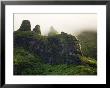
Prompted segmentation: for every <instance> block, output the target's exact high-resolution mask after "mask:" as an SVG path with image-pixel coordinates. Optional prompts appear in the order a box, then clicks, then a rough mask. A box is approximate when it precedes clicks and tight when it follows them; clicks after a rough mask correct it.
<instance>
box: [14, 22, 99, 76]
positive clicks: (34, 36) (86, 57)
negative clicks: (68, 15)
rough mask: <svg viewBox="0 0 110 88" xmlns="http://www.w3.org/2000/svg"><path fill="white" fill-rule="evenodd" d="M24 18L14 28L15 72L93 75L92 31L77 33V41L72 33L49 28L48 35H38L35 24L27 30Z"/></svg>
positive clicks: (94, 66) (94, 70)
mask: <svg viewBox="0 0 110 88" xmlns="http://www.w3.org/2000/svg"><path fill="white" fill-rule="evenodd" d="M25 21H26V22H24V21H23V23H22V24H21V27H20V29H19V30H17V31H14V74H15V75H96V74H97V61H96V56H97V55H96V50H97V46H96V44H97V43H96V38H97V37H96V34H94V35H93V33H92V32H89V33H88V32H86V34H85V32H83V33H81V34H80V35H78V36H77V37H78V39H79V41H78V40H77V39H76V37H75V36H73V35H70V34H67V33H64V32H61V34H58V33H57V31H56V30H55V29H54V28H53V27H51V30H50V32H49V33H50V34H49V36H42V35H41V31H40V26H39V25H36V26H35V28H34V29H33V30H32V31H30V22H29V21H27V20H25ZM25 23H27V24H28V26H27V27H29V29H28V30H27V29H26V28H27V27H26V25H27V24H25ZM23 25H25V26H24V27H23ZM24 30H25V31H24ZM86 36H87V37H86ZM79 42H80V44H81V46H80V44H79ZM86 46H87V47H86ZM81 49H82V51H81ZM94 58H95V59H94Z"/></svg>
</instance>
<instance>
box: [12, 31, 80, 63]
mask: <svg viewBox="0 0 110 88" xmlns="http://www.w3.org/2000/svg"><path fill="white" fill-rule="evenodd" d="M14 47H15V48H16V47H23V48H24V49H27V50H28V51H30V52H32V53H34V54H37V55H39V56H40V57H41V59H42V61H43V62H44V63H47V64H80V63H81V61H80V58H79V56H80V55H81V51H80V47H79V43H78V40H77V39H76V38H75V37H74V36H72V35H68V34H66V33H64V32H62V33H61V34H57V35H54V36H41V35H37V34H36V33H35V32H33V31H30V32H28V31H27V32H26V31H25V32H24V31H16V32H14Z"/></svg>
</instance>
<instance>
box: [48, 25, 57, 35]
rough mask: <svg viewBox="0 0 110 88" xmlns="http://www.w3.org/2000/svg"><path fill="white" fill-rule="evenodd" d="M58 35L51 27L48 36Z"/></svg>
mask: <svg viewBox="0 0 110 88" xmlns="http://www.w3.org/2000/svg"><path fill="white" fill-rule="evenodd" d="M56 34H58V32H57V31H56V30H55V29H54V27H53V26H51V27H50V31H49V33H48V36H53V35H56Z"/></svg>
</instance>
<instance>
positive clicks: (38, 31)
mask: <svg viewBox="0 0 110 88" xmlns="http://www.w3.org/2000/svg"><path fill="white" fill-rule="evenodd" d="M33 31H34V32H36V33H37V34H41V31H40V25H36V26H35V28H34V29H33Z"/></svg>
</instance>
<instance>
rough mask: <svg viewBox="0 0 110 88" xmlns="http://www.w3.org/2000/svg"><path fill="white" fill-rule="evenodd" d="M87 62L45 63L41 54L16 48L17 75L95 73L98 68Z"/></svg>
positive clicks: (15, 63) (15, 72)
mask: <svg viewBox="0 0 110 88" xmlns="http://www.w3.org/2000/svg"><path fill="white" fill-rule="evenodd" d="M84 59H85V58H83V60H84ZM86 59H87V58H86ZM85 63H86V65H67V64H60V65H50V64H44V63H43V62H42V61H41V58H40V57H39V56H34V55H33V54H31V53H29V52H27V51H26V50H24V49H23V48H20V47H19V48H15V49H14V65H15V66H14V68H16V71H14V74H15V75H95V74H96V73H97V71H96V68H94V67H90V66H87V64H88V62H85ZM90 63H91V64H93V63H95V62H92V61H90V62H89V64H90ZM95 64H96V63H95Z"/></svg>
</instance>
